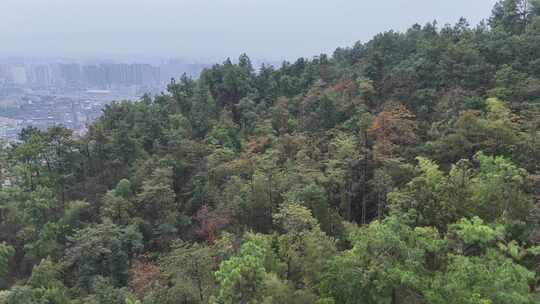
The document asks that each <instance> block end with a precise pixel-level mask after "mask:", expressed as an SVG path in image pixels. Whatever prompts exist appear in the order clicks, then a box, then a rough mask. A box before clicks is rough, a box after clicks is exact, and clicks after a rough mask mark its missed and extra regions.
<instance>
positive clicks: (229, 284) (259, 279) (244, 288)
mask: <svg viewBox="0 0 540 304" xmlns="http://www.w3.org/2000/svg"><path fill="white" fill-rule="evenodd" d="M264 255H265V252H264V245H263V244H260V242H257V241H248V242H246V243H244V244H243V245H242V249H241V250H240V253H239V255H238V256H234V257H232V258H230V259H229V260H227V261H224V262H222V263H221V265H220V266H219V270H218V271H217V272H216V278H217V280H218V282H219V285H220V287H219V290H218V297H217V303H224V304H227V303H231V304H232V303H259V302H260V301H261V300H262V298H263V294H264V281H265V278H266V270H265V268H264Z"/></svg>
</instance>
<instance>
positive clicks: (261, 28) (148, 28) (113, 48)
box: [0, 0, 495, 59]
mask: <svg viewBox="0 0 540 304" xmlns="http://www.w3.org/2000/svg"><path fill="white" fill-rule="evenodd" d="M494 3H495V0H370V1H364V0H0V55H4V56H5V55H10V56H29V55H30V56H72V57H77V56H96V57H99V56H110V55H117V56H124V55H145V56H176V57H188V58H207V59H218V58H222V57H224V56H232V57H237V56H238V54H240V53H243V52H246V53H248V55H250V56H251V57H256V58H266V59H281V58H288V59H292V58H296V57H299V56H308V57H311V56H312V55H317V54H320V53H321V52H332V51H333V50H334V49H335V48H336V47H338V46H349V45H352V44H353V43H354V42H355V41H358V40H361V41H366V40H368V39H369V38H371V37H372V36H373V35H374V34H376V33H378V32H381V31H385V30H389V29H396V30H405V29H406V28H407V27H408V26H410V25H412V24H413V23H415V22H418V23H421V24H424V23H426V22H428V21H432V20H434V19H436V20H438V22H439V24H444V23H448V22H450V23H454V22H455V21H457V20H458V18H459V17H461V16H463V17H466V18H467V19H468V20H469V21H470V22H471V24H476V23H477V22H479V21H480V20H481V19H484V18H487V17H489V15H490V12H491V8H492V6H493V4H494Z"/></svg>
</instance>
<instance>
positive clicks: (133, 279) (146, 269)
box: [129, 257, 162, 299]
mask: <svg viewBox="0 0 540 304" xmlns="http://www.w3.org/2000/svg"><path fill="white" fill-rule="evenodd" d="M161 279H162V276H161V271H160V269H159V266H158V265H156V264H154V263H153V262H151V261H150V260H148V259H147V258H146V257H141V258H139V259H136V260H135V261H134V262H133V264H132V265H131V268H130V269H129V288H130V289H131V291H132V292H133V293H134V294H135V295H136V296H137V298H139V299H143V298H144V296H145V295H146V294H148V293H149V292H150V291H151V290H152V289H153V288H155V287H159V286H160V285H162V284H161Z"/></svg>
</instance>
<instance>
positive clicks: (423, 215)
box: [0, 0, 540, 304]
mask: <svg viewBox="0 0 540 304" xmlns="http://www.w3.org/2000/svg"><path fill="white" fill-rule="evenodd" d="M350 30H354V29H350ZM283 47H284V48H286V47H287V46H283ZM1 168H2V170H1V178H2V181H3V186H2V188H1V191H0V290H3V291H0V303H2V304H19V303H20V304H68V303H69V304H83V303H84V304H109V303H110V304H135V303H139V304H173V303H174V304H176V303H212V304H214V303H216V304H237V303H242V304H248V303H249V304H255V303H265V304H270V303H274V304H288V303H290V304H303V303H305V304H309V303H318V304H349V303H351V304H352V303H367V304H375V303H377V304H379V303H389V304H390V303H391V304H396V303H403V304H405V303H407V304H408V303H435V304H442V303H458V304H461V303H465V304H467V303H468V304H508V303H523V304H525V303H538V301H540V299H539V297H538V296H537V294H538V290H539V287H540V286H539V285H540V1H533V0H530V1H527V0H502V1H500V2H498V3H497V4H496V6H495V7H494V9H493V13H492V16H491V17H489V19H487V21H486V22H485V23H481V24H479V25H476V26H471V25H469V24H468V23H467V21H466V20H459V21H458V22H457V23H456V24H455V25H444V26H441V25H438V24H437V23H435V22H433V23H429V24H426V25H413V26H412V27H411V28H409V29H408V30H407V31H405V32H402V33H401V32H394V31H388V32H384V33H382V34H379V35H377V36H375V37H374V38H373V39H372V40H370V41H368V42H366V43H361V42H358V43H356V44H355V45H354V46H352V47H348V48H338V49H337V50H336V51H335V52H334V54H332V55H331V56H330V55H328V56H327V55H320V56H317V57H314V58H311V59H305V58H300V59H298V60H297V61H296V62H294V63H288V62H284V63H283V65H282V66H281V67H279V68H274V67H271V66H262V67H260V68H259V67H253V66H252V65H251V63H250V60H249V58H248V57H247V56H246V55H242V56H240V58H239V59H238V60H237V61H236V60H235V61H231V60H226V61H225V62H223V63H222V64H216V65H214V66H213V67H212V68H209V69H207V70H205V71H203V73H202V74H201V76H200V78H199V79H189V78H188V77H181V78H179V79H177V80H172V81H171V84H170V85H169V87H168V90H167V92H165V93H163V94H161V95H158V96H147V97H144V98H142V100H140V101H135V102H130V101H122V102H115V103H112V104H111V105H109V106H107V107H106V108H105V109H104V111H103V115H102V117H101V118H100V119H99V120H98V121H97V122H95V123H94V124H92V125H91V126H90V128H89V132H88V134H87V135H85V136H84V137H81V138H79V137H76V136H74V135H73V134H72V132H71V131H70V130H68V129H65V128H62V127H54V128H51V129H49V130H47V131H39V130H37V129H25V130H24V131H23V132H22V133H21V134H20V142H18V143H16V144H12V145H9V146H7V147H6V148H4V149H3V150H2V155H1Z"/></svg>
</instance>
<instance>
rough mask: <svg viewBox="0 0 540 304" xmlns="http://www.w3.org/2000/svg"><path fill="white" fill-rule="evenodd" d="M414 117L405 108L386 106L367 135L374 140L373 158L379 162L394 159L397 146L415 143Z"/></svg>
mask: <svg viewBox="0 0 540 304" xmlns="http://www.w3.org/2000/svg"><path fill="white" fill-rule="evenodd" d="M415 131H416V122H415V116H414V114H412V113H411V112H410V111H409V110H408V109H407V108H406V107H405V106H403V105H399V104H394V105H390V106H387V107H386V109H384V110H383V111H382V112H380V113H379V115H377V117H376V118H375V120H374V121H373V125H372V126H371V128H370V129H369V134H370V135H371V136H373V137H374V138H375V158H377V159H379V160H384V159H389V158H393V157H395V156H396V155H395V152H396V149H397V147H398V146H402V145H411V144H413V143H415V142H416V134H415Z"/></svg>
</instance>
